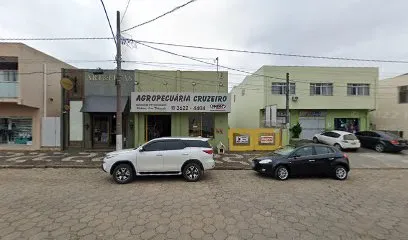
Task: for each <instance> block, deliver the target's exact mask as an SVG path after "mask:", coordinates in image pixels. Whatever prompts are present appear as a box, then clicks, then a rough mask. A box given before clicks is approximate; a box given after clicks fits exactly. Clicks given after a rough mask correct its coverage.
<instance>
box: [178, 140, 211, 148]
mask: <svg viewBox="0 0 408 240" xmlns="http://www.w3.org/2000/svg"><path fill="white" fill-rule="evenodd" d="M184 143H185V144H186V145H187V146H188V147H199V148H211V145H210V144H209V143H208V142H207V141H201V140H188V141H184Z"/></svg>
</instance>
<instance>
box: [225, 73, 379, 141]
mask: <svg viewBox="0 0 408 240" xmlns="http://www.w3.org/2000/svg"><path fill="white" fill-rule="evenodd" d="M287 73H289V78H290V98H289V107H290V115H289V117H290V125H291V126H293V125H294V124H296V123H297V122H299V123H300V124H301V126H302V128H303V131H302V134H301V138H303V139H312V137H313V135H314V134H316V133H319V132H322V131H324V130H334V129H335V130H344V131H350V132H353V131H359V130H367V129H368V128H369V126H370V123H369V117H368V116H369V113H370V112H371V111H373V110H375V106H376V94H377V91H376V89H377V84H378V68H371V67H303V66H298V67H296V66H294V67H291V66H263V67H261V68H260V69H259V70H258V71H256V72H255V73H254V74H253V75H251V76H248V77H246V78H245V79H244V81H243V82H242V83H241V84H240V85H238V86H235V87H234V88H233V89H232V91H231V98H232V101H231V113H230V114H229V124H230V127H231V128H260V127H266V126H282V125H284V123H285V116H286V111H285V108H286V95H285V93H286V74H287ZM271 108H272V109H275V110H274V113H273V114H272V115H271V114H270V113H266V112H267V111H269V109H271ZM271 116H272V117H271Z"/></svg>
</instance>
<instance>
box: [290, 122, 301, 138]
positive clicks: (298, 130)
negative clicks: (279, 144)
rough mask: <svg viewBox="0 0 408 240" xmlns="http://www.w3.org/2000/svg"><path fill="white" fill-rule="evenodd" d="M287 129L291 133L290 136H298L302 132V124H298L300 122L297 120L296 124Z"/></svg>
mask: <svg viewBox="0 0 408 240" xmlns="http://www.w3.org/2000/svg"><path fill="white" fill-rule="evenodd" d="M289 130H290V132H291V133H292V138H299V136H300V133H302V126H300V123H299V122H298V123H297V124H296V125H294V126H293V127H292V128H290V129H289Z"/></svg>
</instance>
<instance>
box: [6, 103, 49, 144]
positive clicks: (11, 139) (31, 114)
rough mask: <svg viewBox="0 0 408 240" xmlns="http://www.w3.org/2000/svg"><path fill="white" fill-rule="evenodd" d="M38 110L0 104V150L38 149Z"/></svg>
mask: <svg viewBox="0 0 408 240" xmlns="http://www.w3.org/2000/svg"><path fill="white" fill-rule="evenodd" d="M40 127H41V117H40V115H39V109H37V108H32V107H28V106H22V105H18V104H13V103H0V149H22V150H25V149H26V150H32V149H38V148H40V143H41V141H40Z"/></svg>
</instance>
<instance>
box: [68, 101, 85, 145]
mask: <svg viewBox="0 0 408 240" xmlns="http://www.w3.org/2000/svg"><path fill="white" fill-rule="evenodd" d="M82 105H83V103H82V101H71V102H70V110H69V140H70V141H82V140H83V138H84V136H83V135H84V134H83V125H84V119H83V114H82V112H81V108H82Z"/></svg>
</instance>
